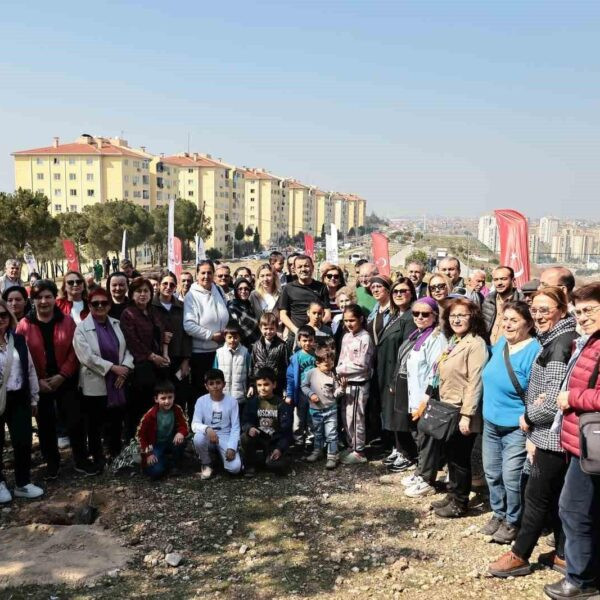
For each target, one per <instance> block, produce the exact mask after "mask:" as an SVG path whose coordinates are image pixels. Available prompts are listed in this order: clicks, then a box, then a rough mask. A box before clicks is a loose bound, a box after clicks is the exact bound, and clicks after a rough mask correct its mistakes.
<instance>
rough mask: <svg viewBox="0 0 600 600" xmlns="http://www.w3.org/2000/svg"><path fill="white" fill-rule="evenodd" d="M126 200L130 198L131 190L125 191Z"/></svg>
mask: <svg viewBox="0 0 600 600" xmlns="http://www.w3.org/2000/svg"><path fill="white" fill-rule="evenodd" d="M125 198H129V190H125Z"/></svg>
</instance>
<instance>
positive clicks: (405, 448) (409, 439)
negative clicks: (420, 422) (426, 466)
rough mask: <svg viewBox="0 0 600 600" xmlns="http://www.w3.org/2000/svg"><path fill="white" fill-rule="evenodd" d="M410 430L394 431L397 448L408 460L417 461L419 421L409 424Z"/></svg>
mask: <svg viewBox="0 0 600 600" xmlns="http://www.w3.org/2000/svg"><path fill="white" fill-rule="evenodd" d="M409 427H410V431H394V438H395V440H394V441H395V447H396V450H398V451H399V452H401V453H402V454H403V455H404V456H405V457H406V458H408V460H411V461H413V462H414V461H415V460H417V456H418V454H419V449H418V447H417V442H416V441H415V438H416V437H417V422H416V421H412V422H411V423H410V424H409Z"/></svg>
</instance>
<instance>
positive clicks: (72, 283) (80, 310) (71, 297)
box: [56, 271, 90, 325]
mask: <svg viewBox="0 0 600 600" xmlns="http://www.w3.org/2000/svg"><path fill="white" fill-rule="evenodd" d="M56 306H58V308H60V310H62V311H63V313H64V314H65V315H70V316H71V318H72V319H73V321H75V324H76V325H78V324H79V323H81V321H83V319H85V318H86V317H87V316H88V314H89V312H90V311H89V308H88V306H87V289H86V286H85V281H84V279H83V275H82V274H81V273H80V272H79V271H67V274H66V275H65V277H64V279H63V283H62V287H61V288H60V295H59V297H58V298H57V299H56Z"/></svg>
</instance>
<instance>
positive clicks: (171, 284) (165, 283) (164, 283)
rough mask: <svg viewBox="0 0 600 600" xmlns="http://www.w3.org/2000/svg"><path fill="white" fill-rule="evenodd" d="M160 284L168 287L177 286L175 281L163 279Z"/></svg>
mask: <svg viewBox="0 0 600 600" xmlns="http://www.w3.org/2000/svg"><path fill="white" fill-rule="evenodd" d="M160 285H162V286H163V287H168V288H176V287H177V285H176V284H175V283H173V282H172V281H163V282H162V283H161V284H160Z"/></svg>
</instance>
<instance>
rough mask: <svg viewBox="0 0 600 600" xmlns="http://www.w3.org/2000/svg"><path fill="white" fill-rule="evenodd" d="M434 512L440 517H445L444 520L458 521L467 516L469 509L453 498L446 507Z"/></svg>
mask: <svg viewBox="0 0 600 600" xmlns="http://www.w3.org/2000/svg"><path fill="white" fill-rule="evenodd" d="M434 512H435V514H436V515H437V516H438V517H443V518H444V519H457V518H458V517H464V516H465V515H466V514H467V507H466V505H465V504H461V503H459V502H457V501H456V500H455V499H454V498H453V499H452V500H450V502H448V504H446V506H442V507H440V508H436V509H435V511H434Z"/></svg>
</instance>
